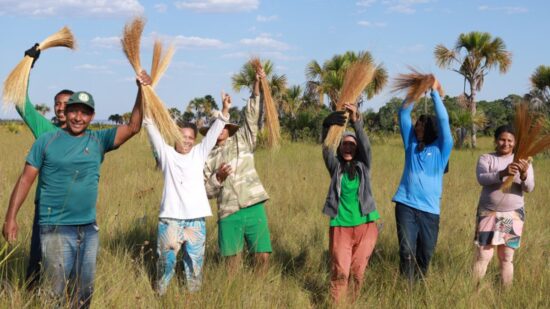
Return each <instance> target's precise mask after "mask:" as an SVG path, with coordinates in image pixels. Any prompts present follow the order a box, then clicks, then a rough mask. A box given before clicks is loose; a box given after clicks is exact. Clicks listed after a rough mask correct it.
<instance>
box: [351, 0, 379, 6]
mask: <svg viewBox="0 0 550 309" xmlns="http://www.w3.org/2000/svg"><path fill="white" fill-rule="evenodd" d="M375 2H376V0H361V1H357V2H355V5H357V6H361V7H369V6H371V5H373V4H374V3H375Z"/></svg>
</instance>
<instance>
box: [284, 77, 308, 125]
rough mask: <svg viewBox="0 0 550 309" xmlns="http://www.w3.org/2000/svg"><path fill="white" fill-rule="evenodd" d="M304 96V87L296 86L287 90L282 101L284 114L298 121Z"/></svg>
mask: <svg viewBox="0 0 550 309" xmlns="http://www.w3.org/2000/svg"><path fill="white" fill-rule="evenodd" d="M302 94H303V91H302V87H300V86H299V85H295V86H292V87H290V88H288V89H287V90H286V93H285V95H284V96H283V100H282V101H281V109H282V112H283V113H284V114H286V115H288V116H289V117H290V119H292V120H294V119H296V114H297V113H298V111H299V110H300V107H302V102H303V100H302Z"/></svg>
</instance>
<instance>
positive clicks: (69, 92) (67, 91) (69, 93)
mask: <svg viewBox="0 0 550 309" xmlns="http://www.w3.org/2000/svg"><path fill="white" fill-rule="evenodd" d="M73 93H74V91H72V90H69V89H63V90H61V91H59V92H58V93H57V94H56V95H55V96H54V97H53V100H54V102H55V101H57V97H58V96H60V95H62V94H67V95H73Z"/></svg>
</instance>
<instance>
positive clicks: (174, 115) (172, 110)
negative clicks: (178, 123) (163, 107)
mask: <svg viewBox="0 0 550 309" xmlns="http://www.w3.org/2000/svg"><path fill="white" fill-rule="evenodd" d="M168 113H169V114H170V117H171V118H172V120H177V119H179V118H180V116H181V112H180V110H179V109H178V108H177V107H170V108H169V109H168Z"/></svg>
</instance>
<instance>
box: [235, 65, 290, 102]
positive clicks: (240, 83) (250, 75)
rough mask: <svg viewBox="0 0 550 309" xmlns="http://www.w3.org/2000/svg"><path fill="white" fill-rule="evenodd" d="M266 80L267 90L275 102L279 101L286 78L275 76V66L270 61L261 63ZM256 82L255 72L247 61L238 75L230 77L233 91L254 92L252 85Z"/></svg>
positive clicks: (283, 90) (284, 88)
mask: <svg viewBox="0 0 550 309" xmlns="http://www.w3.org/2000/svg"><path fill="white" fill-rule="evenodd" d="M262 66H263V69H264V73H265V75H266V79H267V80H268V81H269V88H270V89H271V96H272V97H273V99H274V100H275V101H279V100H280V99H281V96H282V95H283V94H284V92H285V90H286V84H287V78H286V75H285V74H282V75H278V74H275V69H274V68H275V65H274V64H273V62H272V61H271V60H265V61H263V63H262ZM255 81H256V70H255V69H254V67H253V66H252V64H250V61H247V62H246V63H245V64H243V66H242V67H241V70H240V71H239V73H236V74H234V75H233V76H231V84H232V86H233V90H235V91H237V92H240V91H241V90H242V89H243V88H246V89H248V90H249V91H250V92H251V93H252V91H253V90H254V89H253V88H254V83H255Z"/></svg>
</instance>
